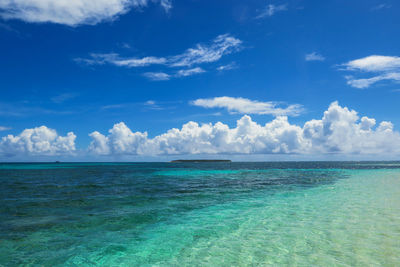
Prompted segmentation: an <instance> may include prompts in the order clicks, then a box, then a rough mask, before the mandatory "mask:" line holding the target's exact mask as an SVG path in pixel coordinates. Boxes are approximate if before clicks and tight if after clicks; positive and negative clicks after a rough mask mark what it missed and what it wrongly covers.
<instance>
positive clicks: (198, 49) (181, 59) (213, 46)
mask: <svg viewBox="0 0 400 267" xmlns="http://www.w3.org/2000/svg"><path fill="white" fill-rule="evenodd" d="M241 44H242V41H241V40H239V39H237V38H235V37H232V36H230V35H229V34H223V35H219V36H217V37H216V38H215V39H214V40H212V41H211V43H210V44H197V45H196V46H195V47H194V48H189V49H187V50H186V51H185V52H183V53H182V54H178V55H174V56H169V57H153V56H150V57H144V58H122V57H120V56H119V55H118V54H116V53H109V54H95V53H93V54H91V55H90V56H91V58H89V59H82V58H78V59H75V60H76V61H78V62H84V63H86V64H88V65H95V64H97V65H103V64H106V63H107V64H112V65H115V66H119V67H146V66H150V65H155V64H157V65H166V66H169V67H190V66H192V65H195V64H203V63H211V62H215V61H218V60H219V59H220V58H221V57H222V56H224V55H227V54H230V53H232V52H235V51H238V50H239V49H240V47H241Z"/></svg>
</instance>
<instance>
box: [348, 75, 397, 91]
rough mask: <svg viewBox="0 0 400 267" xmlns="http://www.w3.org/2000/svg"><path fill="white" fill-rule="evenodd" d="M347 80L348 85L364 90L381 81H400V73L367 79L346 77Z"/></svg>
mask: <svg viewBox="0 0 400 267" xmlns="http://www.w3.org/2000/svg"><path fill="white" fill-rule="evenodd" d="M346 79H347V84H348V85H350V86H352V87H355V88H359V89H364V88H368V87H370V86H371V85H372V84H374V83H377V82H379V81H384V80H391V81H400V73H399V72H397V73H396V72H393V73H386V74H382V75H378V76H374V77H372V78H366V79H355V78H354V77H353V76H346Z"/></svg>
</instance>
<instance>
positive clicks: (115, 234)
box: [0, 163, 400, 266]
mask: <svg viewBox="0 0 400 267" xmlns="http://www.w3.org/2000/svg"><path fill="white" fill-rule="evenodd" d="M371 166H372V167H373V168H371ZM67 167H68V168H64V169H63V168H53V169H52V167H51V168H47V167H46V166H44V167H42V168H39V167H38V166H37V165H34V166H32V168H29V166H28V167H26V166H25V168H22V169H21V168H20V169H18V168H15V166H11V167H10V168H8V169H7V168H6V167H4V166H3V167H2V168H3V171H2V172H0V174H1V177H2V182H3V185H2V187H1V192H2V193H3V194H2V202H3V203H5V205H2V209H1V216H2V217H1V219H2V223H1V224H0V227H1V228H0V230H1V236H0V237H1V239H0V242H1V243H0V263H1V264H2V265H4V266H14V265H46V266H56V265H66V266H398V265H399V263H400V168H398V167H399V165H398V164H397V165H396V164H394V165H390V168H385V167H387V166H385V167H382V166H381V165H379V164H376V165H374V164H372V165H363V167H362V168H360V166H359V165H357V164H355V163H354V164H353V165H348V164H347V165H346V164H345V163H342V164H337V165H335V164H333V165H332V166H326V165H323V166H321V167H319V168H316V167H315V166H314V165H312V166H311V165H305V166H304V164H300V165H299V164H297V165H296V164H295V165H294V166H291V165H290V164H289V165H283V166H279V165H276V164H275V165H274V164H271V165H262V164H247V165H246V163H243V164H242V165H240V164H238V165H234V164H233V165H218V164H217V165H212V164H211V165H204V166H203V167H199V166H196V165H187V166H186V165H168V164H155V163H154V164H151V163H148V164H136V165H135V164H133V165H84V164H83V165H82V164H75V165H74V164H71V165H68V166H67ZM246 167H247V168H246ZM307 167H312V168H307ZM74 175H75V176H74ZM13 179H14V180H13ZM77 179H80V180H77Z"/></svg>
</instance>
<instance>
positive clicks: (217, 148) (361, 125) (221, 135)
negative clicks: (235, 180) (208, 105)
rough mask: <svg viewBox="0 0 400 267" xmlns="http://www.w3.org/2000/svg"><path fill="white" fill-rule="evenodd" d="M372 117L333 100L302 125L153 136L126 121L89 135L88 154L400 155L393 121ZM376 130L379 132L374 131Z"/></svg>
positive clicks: (208, 127) (192, 125) (211, 127)
mask: <svg viewBox="0 0 400 267" xmlns="http://www.w3.org/2000/svg"><path fill="white" fill-rule="evenodd" d="M375 124H376V121H375V120H374V119H371V118H368V117H362V118H361V120H360V119H359V117H358V115H357V112H355V111H354V110H349V109H348V108H346V107H341V106H340V105H339V104H338V103H337V102H333V103H332V104H331V105H330V106H329V108H328V110H327V111H325V112H324V116H323V117H322V119H320V120H310V121H307V122H306V123H305V124H304V126H303V127H301V126H298V125H294V124H290V123H289V122H288V119H287V117H285V116H279V117H277V118H275V119H274V120H272V121H271V122H269V123H266V124H265V125H260V124H257V123H256V122H254V121H253V120H252V119H251V118H250V117H249V116H248V115H245V116H243V117H242V118H241V119H239V120H238V121H237V124H236V127H234V128H230V127H229V126H228V125H226V124H223V123H221V122H217V123H215V124H202V125H199V124H198V123H196V122H193V121H191V122H188V123H186V124H184V125H183V126H182V128H181V129H176V128H173V129H171V130H168V131H167V132H166V133H164V134H161V135H158V136H156V137H154V138H148V136H147V133H146V132H145V133H141V132H135V133H134V132H132V131H131V130H130V129H129V128H128V127H127V126H126V125H125V124H124V123H123V122H121V123H118V124H115V125H114V127H113V128H112V129H111V130H109V134H108V135H107V136H104V135H102V134H100V133H99V132H93V133H92V134H90V136H91V137H92V142H91V144H90V146H89V151H90V152H92V153H94V154H99V155H176V154H221V153H222V154H271V153H280V154H288V153H301V154H321V153H322V154H325V153H328V154H329V153H346V154H385V153H400V134H399V133H398V132H396V131H394V130H393V124H392V123H390V122H385V121H383V122H381V123H380V124H379V125H378V127H375ZM374 127H375V128H374Z"/></svg>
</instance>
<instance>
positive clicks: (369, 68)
mask: <svg viewBox="0 0 400 267" xmlns="http://www.w3.org/2000/svg"><path fill="white" fill-rule="evenodd" d="M340 66H341V67H343V70H346V71H353V72H363V73H365V72H367V73H375V74H374V76H372V77H369V78H361V79H358V78H354V77H353V76H352V75H347V76H345V78H346V79H347V84H349V85H350V86H352V87H355V88H368V87H369V86H371V85H373V84H375V83H377V82H379V81H384V80H389V81H400V57H396V56H380V55H372V56H368V57H364V58H359V59H356V60H352V61H349V62H347V63H344V64H341V65H340Z"/></svg>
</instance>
